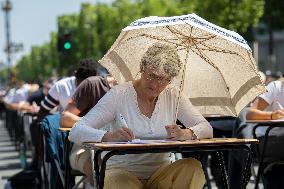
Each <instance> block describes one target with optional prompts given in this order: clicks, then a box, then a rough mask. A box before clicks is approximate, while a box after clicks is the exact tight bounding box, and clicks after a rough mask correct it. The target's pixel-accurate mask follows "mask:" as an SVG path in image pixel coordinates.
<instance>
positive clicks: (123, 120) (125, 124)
mask: <svg viewBox="0 0 284 189" xmlns="http://www.w3.org/2000/svg"><path fill="white" fill-rule="evenodd" d="M119 118H120V121H121V123H122V125H123V126H125V127H126V128H128V125H127V123H126V121H125V119H124V117H123V116H122V115H121V114H119Z"/></svg>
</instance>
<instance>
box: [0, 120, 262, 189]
mask: <svg viewBox="0 0 284 189" xmlns="http://www.w3.org/2000/svg"><path fill="white" fill-rule="evenodd" d="M19 171H21V166H20V159H19V153H18V152H17V151H16V150H15V147H14V146H13V144H12V142H11V140H10V138H9V135H8V132H7V131H6V128H5V126H4V123H3V121H2V120H0V189H3V188H4V185H5V183H6V182H7V179H8V178H9V177H11V176H12V175H14V174H15V173H17V172H19ZM253 186H254V185H253V183H250V184H249V185H248V186H247V189H253V188H254V187H253ZM262 188H263V187H262V186H260V189H262ZM212 189H217V187H216V186H215V183H214V182H213V181H212Z"/></svg>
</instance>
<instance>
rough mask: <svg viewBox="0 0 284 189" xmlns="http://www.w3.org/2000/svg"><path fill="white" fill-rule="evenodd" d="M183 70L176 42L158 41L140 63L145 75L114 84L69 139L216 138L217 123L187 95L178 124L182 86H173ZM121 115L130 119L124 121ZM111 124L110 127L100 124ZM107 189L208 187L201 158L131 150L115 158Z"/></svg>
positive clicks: (183, 101) (79, 143)
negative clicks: (130, 152) (214, 131)
mask: <svg viewBox="0 0 284 189" xmlns="http://www.w3.org/2000/svg"><path fill="white" fill-rule="evenodd" d="M180 69H181V61H180V59H179V56H178V54H177V51H176V49H175V48H174V47H172V46H169V45H165V44H161V43H156V44H154V45H153V46H151V47H149V48H148V50H147V51H146V53H145V54H144V56H143V58H142V60H141V63H140V73H141V77H140V78H139V79H137V80H134V81H132V82H127V83H125V84H122V85H117V86H115V87H113V88H112V89H111V90H110V91H109V92H108V93H107V94H106V95H105V96H104V97H103V98H102V99H101V100H100V101H99V102H98V103H97V104H96V105H95V106H94V107H93V108H92V109H91V110H90V111H89V112H88V113H87V114H86V115H85V116H84V117H82V119H80V121H78V122H77V123H75V125H74V126H73V127H72V129H71V131H70V133H69V140H70V141H72V142H75V143H76V144H78V145H81V144H82V143H83V142H86V141H94V142H110V141H131V140H133V139H134V138H138V139H166V138H167V139H169V140H192V139H202V138H211V137H212V136H213V132H212V127H211V126H210V124H209V123H208V122H207V121H206V120H205V118H204V117H203V116H202V115H201V114H200V113H199V112H198V111H197V110H196V109H195V108H194V107H193V105H192V104H191V102H190V101H189V99H188V98H187V97H185V96H184V95H183V94H181V99H180V105H179V107H178V114H177V119H178V120H180V121H181V122H182V123H183V125H184V126H185V127H186V129H181V128H180V126H178V125H176V124H175V122H176V117H175V115H176V107H177V101H176V97H177V96H178V90H177V89H175V88H174V86H172V85H170V83H171V80H172V79H173V78H174V77H176V76H177V75H178V73H179V71H180ZM120 115H122V116H123V117H124V119H125V120H126V124H125V123H124V122H123V121H121V119H120ZM107 124H110V131H104V130H100V128H102V127H104V126H106V125H107ZM104 183H105V184H104V188H105V189H112V188H115V189H128V188H129V189H136V188H141V189H142V188H147V189H154V188H163V189H168V188H179V189H185V188H186V189H189V188H194V189H198V188H202V187H203V185H204V183H205V177H204V173H203V170H202V166H201V163H200V162H199V161H197V160H196V159H193V158H186V159H182V160H178V161H176V162H174V163H171V158H170V155H169V153H157V154H155V153H154V154H148V153H145V154H131V155H130V154H128V155H121V156H113V157H112V158H110V159H109V161H108V164H107V170H106V177H105V181H104Z"/></svg>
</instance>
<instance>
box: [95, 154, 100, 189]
mask: <svg viewBox="0 0 284 189" xmlns="http://www.w3.org/2000/svg"><path fill="white" fill-rule="evenodd" d="M101 153H102V151H101V150H96V151H95V155H94V170H95V175H96V183H94V184H96V185H97V188H98V187H99V181H100V169H99V168H100V166H99V161H100V155H101Z"/></svg>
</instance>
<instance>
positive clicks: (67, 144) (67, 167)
mask: <svg viewBox="0 0 284 189" xmlns="http://www.w3.org/2000/svg"><path fill="white" fill-rule="evenodd" d="M64 151H65V152H64V156H65V158H64V160H65V170H64V172H65V177H64V179H65V180H64V183H65V189H70V188H71V186H70V182H71V172H70V171H71V166H70V162H69V151H70V141H69V140H68V136H66V138H65V149H64Z"/></svg>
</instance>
